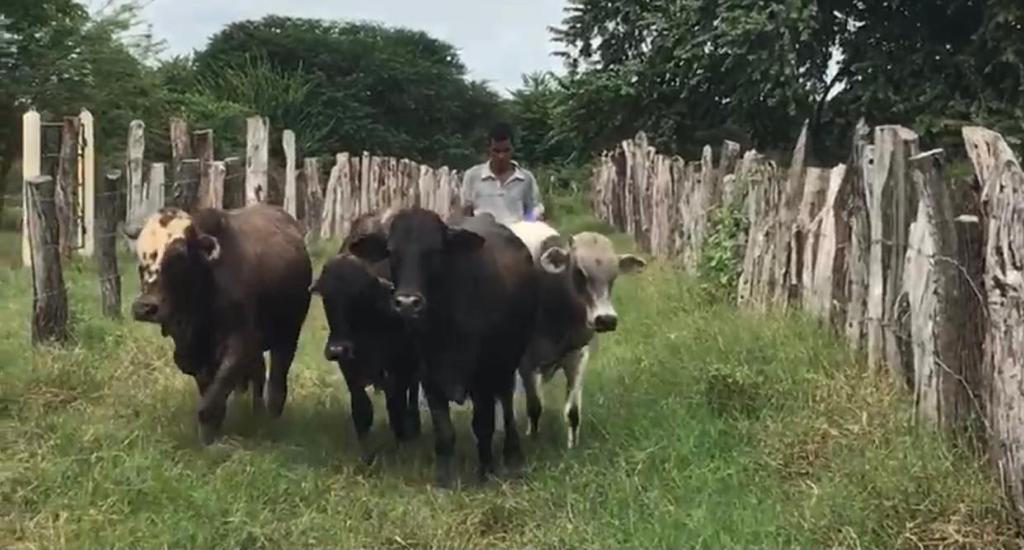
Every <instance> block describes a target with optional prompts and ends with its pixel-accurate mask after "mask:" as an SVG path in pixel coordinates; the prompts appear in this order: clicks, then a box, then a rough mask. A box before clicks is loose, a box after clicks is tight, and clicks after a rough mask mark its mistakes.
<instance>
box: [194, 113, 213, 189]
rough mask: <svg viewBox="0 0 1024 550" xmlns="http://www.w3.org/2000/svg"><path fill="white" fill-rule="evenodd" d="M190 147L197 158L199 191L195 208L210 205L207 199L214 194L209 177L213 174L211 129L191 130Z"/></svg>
mask: <svg viewBox="0 0 1024 550" xmlns="http://www.w3.org/2000/svg"><path fill="white" fill-rule="evenodd" d="M192 141H193V144H194V145H193V147H192V149H193V150H194V151H195V155H196V158H197V159H198V160H199V191H198V193H197V197H198V198H197V200H196V208H204V207H209V206H211V203H210V202H209V201H211V200H212V198H213V196H214V192H213V189H212V188H211V186H212V185H213V183H212V181H211V179H210V178H211V177H212V176H213V169H212V167H211V164H213V160H214V155H213V130H197V131H195V132H192Z"/></svg>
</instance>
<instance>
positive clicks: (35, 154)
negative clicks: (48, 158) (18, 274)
mask: <svg viewBox="0 0 1024 550" xmlns="http://www.w3.org/2000/svg"><path fill="white" fill-rule="evenodd" d="M41 133H42V119H41V118H40V117H39V113H38V112H36V110H35V109H29V110H28V112H26V113H25V114H24V115H22V117H21V144H22V145H21V178H22V181H23V182H27V181H28V180H29V179H30V178H34V177H36V176H38V175H39V173H40V171H41V169H42V156H43V149H42V141H41ZM21 263H22V265H24V266H25V267H32V249H31V243H29V238H28V186H27V185H23V186H22V190H21Z"/></svg>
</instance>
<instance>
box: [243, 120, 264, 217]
mask: <svg viewBox="0 0 1024 550" xmlns="http://www.w3.org/2000/svg"><path fill="white" fill-rule="evenodd" d="M245 123H246V138H245V142H246V148H245V204H246V205H249V204H255V203H258V202H265V201H266V200H267V159H268V155H269V151H268V147H267V143H268V135H269V134H270V122H269V121H268V120H267V118H266V117H261V116H252V117H249V118H248V119H246V121H245Z"/></svg>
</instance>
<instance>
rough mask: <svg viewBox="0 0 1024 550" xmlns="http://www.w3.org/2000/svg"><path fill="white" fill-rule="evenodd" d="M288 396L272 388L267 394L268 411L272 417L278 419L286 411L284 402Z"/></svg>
mask: <svg viewBox="0 0 1024 550" xmlns="http://www.w3.org/2000/svg"><path fill="white" fill-rule="evenodd" d="M286 396H287V394H286V393H285V392H284V391H281V390H278V389H276V388H270V391H268V392H267V410H268V411H269V412H270V416H272V417H274V418H278V417H280V416H281V413H282V412H283V411H284V400H285V397H286Z"/></svg>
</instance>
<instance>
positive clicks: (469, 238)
mask: <svg viewBox="0 0 1024 550" xmlns="http://www.w3.org/2000/svg"><path fill="white" fill-rule="evenodd" d="M446 241H447V242H446V243H445V245H446V246H445V248H447V249H448V250H449V251H452V252H473V251H475V250H479V249H480V247H482V246H483V245H484V238H483V237H481V236H480V235H478V234H476V233H474V232H472V231H469V230H468V229H458V228H455V227H449V228H448V235H447V239H446Z"/></svg>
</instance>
